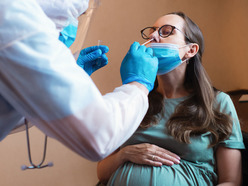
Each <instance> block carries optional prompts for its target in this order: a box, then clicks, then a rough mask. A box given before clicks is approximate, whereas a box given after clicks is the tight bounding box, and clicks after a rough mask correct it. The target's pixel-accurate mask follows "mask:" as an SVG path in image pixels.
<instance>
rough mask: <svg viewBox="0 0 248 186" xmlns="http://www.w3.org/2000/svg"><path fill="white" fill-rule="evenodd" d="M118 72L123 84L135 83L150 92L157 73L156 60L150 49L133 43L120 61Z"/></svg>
mask: <svg viewBox="0 0 248 186" xmlns="http://www.w3.org/2000/svg"><path fill="white" fill-rule="evenodd" d="M120 71H121V79H122V83H123V84H126V83H130V82H133V81H136V82H139V83H141V84H143V85H144V86H145V87H146V88H147V89H148V90H149V92H150V91H151V90H152V89H153V87H154V82H155V79H156V75H157V71H158V58H157V57H155V56H153V50H152V49H151V48H147V47H146V46H141V45H140V44H139V43H138V42H134V43H133V44H132V45H131V47H130V49H129V51H128V53H127V54H126V56H125V58H124V59H123V61H122V64H121V69H120Z"/></svg>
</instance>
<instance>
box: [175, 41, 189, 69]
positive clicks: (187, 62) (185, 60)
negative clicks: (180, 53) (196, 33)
mask: <svg viewBox="0 0 248 186" xmlns="http://www.w3.org/2000/svg"><path fill="white" fill-rule="evenodd" d="M191 45H192V43H188V44H186V45H183V46H180V47H178V49H181V48H184V47H187V46H188V47H191ZM189 59H190V58H186V59H184V60H182V63H184V62H186V64H187V65H188V64H189Z"/></svg>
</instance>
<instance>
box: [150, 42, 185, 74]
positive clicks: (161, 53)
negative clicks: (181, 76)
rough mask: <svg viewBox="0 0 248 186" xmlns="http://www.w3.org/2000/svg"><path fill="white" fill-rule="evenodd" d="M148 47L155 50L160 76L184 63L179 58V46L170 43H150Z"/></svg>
mask: <svg viewBox="0 0 248 186" xmlns="http://www.w3.org/2000/svg"><path fill="white" fill-rule="evenodd" d="M185 46H187V45H185ZM148 47H150V48H152V49H153V55H154V56H156V57H157V58H158V72H157V74H158V75H163V74H167V73H168V72H170V71H172V70H174V69H175V68H177V67H178V66H179V65H181V64H182V63H183V62H184V61H182V60H181V58H180V56H179V47H178V45H175V44H170V43H150V44H149V45H148ZM183 47H184V46H183ZM180 48H181V47H180Z"/></svg>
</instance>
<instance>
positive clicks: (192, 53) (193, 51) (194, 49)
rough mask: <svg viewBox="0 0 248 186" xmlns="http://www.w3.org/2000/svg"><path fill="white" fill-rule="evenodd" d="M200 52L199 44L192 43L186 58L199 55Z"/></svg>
mask: <svg viewBox="0 0 248 186" xmlns="http://www.w3.org/2000/svg"><path fill="white" fill-rule="evenodd" d="M198 50H199V45H198V44H197V43H190V44H189V50H188V52H187V53H186V54H185V57H186V58H192V57H194V56H195V55H196V54H197V52H198Z"/></svg>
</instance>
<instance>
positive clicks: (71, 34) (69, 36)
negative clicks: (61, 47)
mask: <svg viewBox="0 0 248 186" xmlns="http://www.w3.org/2000/svg"><path fill="white" fill-rule="evenodd" d="M76 35H77V26H74V25H69V26H67V27H65V28H64V29H63V30H62V31H61V32H60V36H59V40H60V41H62V42H63V43H64V44H65V45H66V46H67V47H68V48H69V47H70V46H71V45H72V43H73V42H74V41H75V39H76Z"/></svg>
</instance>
